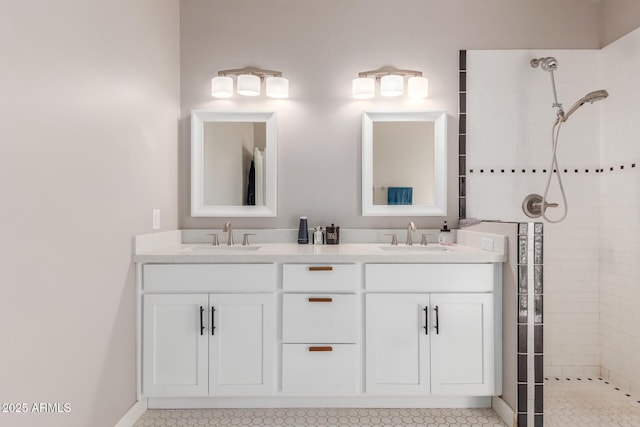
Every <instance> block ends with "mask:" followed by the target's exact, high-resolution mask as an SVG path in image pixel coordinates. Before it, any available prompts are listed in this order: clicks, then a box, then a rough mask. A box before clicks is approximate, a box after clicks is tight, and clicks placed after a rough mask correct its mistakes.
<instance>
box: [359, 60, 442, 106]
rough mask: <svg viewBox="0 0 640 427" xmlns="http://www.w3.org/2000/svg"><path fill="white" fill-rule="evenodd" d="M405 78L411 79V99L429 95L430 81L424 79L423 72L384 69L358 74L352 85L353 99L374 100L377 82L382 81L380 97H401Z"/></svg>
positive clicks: (391, 68)
mask: <svg viewBox="0 0 640 427" xmlns="http://www.w3.org/2000/svg"><path fill="white" fill-rule="evenodd" d="M405 77H409V79H408V92H409V96H410V97H412V98H417V99H421V98H426V97H427V96H428V95H429V80H428V79H427V78H426V77H422V71H415V70H401V69H398V68H396V67H382V68H379V69H377V70H371V71H363V72H361V73H358V78H357V79H354V80H353V83H352V93H353V97H354V98H356V99H368V98H373V96H374V95H375V82H376V81H380V95H382V96H400V95H402V94H403V93H404V78H405Z"/></svg>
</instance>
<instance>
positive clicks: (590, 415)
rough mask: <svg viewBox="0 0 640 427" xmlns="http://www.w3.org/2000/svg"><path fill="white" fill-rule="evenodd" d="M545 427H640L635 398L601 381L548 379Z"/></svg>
mask: <svg viewBox="0 0 640 427" xmlns="http://www.w3.org/2000/svg"><path fill="white" fill-rule="evenodd" d="M544 386H545V387H544V425H545V427H569V426H580V427H613V426H625V427H626V426H629V427H638V426H640V403H638V400H640V399H638V398H636V397H634V396H630V395H628V394H625V393H624V392H622V391H620V390H619V389H617V388H616V387H615V386H614V385H612V384H609V383H608V382H607V381H605V380H603V379H600V378H591V379H589V378H569V379H567V378H547V379H545V383H544Z"/></svg>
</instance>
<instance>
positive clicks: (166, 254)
mask: <svg viewBox="0 0 640 427" xmlns="http://www.w3.org/2000/svg"><path fill="white" fill-rule="evenodd" d="M250 248H251V249H247V248H243V247H242V246H234V247H233V248H229V247H228V246H225V245H221V246H212V245H209V244H193V243H183V244H174V245H168V246H165V247H158V248H155V249H151V250H147V251H138V252H136V253H135V254H134V256H133V261H134V262H138V263H271V262H280V263H285V262H288V263H341V262H342V263H345V262H369V263H373V262H375V263H394V262H399V263H450V264H456V263H460V264H462V263H496V262H505V261H506V255H505V254H504V253H501V252H492V251H486V250H481V249H477V248H473V247H470V246H464V245H455V244H454V245H452V246H441V245H438V244H429V245H427V246H420V245H414V246H411V247H406V246H404V245H399V246H396V247H390V245H389V244H384V243H346V244H339V245H298V244H296V243H256V244H252V246H251V247H250ZM254 248H257V249H254Z"/></svg>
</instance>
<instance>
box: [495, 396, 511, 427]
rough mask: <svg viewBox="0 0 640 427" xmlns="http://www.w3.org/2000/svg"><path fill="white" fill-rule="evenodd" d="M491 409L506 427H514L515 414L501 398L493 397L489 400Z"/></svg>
mask: <svg viewBox="0 0 640 427" xmlns="http://www.w3.org/2000/svg"><path fill="white" fill-rule="evenodd" d="M491 408H492V409H493V410H494V411H496V414H498V416H499V417H500V418H502V421H504V423H505V424H506V425H507V427H515V425H516V422H515V420H516V413H515V412H514V411H513V409H511V406H509V405H508V404H507V402H505V401H504V400H502V398H501V397H499V396H494V397H492V398H491Z"/></svg>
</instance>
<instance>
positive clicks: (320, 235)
mask: <svg viewBox="0 0 640 427" xmlns="http://www.w3.org/2000/svg"><path fill="white" fill-rule="evenodd" d="M314 230H315V231H314V232H313V244H314V245H324V232H323V231H322V227H320V226H317V227H316V228H315V229H314Z"/></svg>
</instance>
